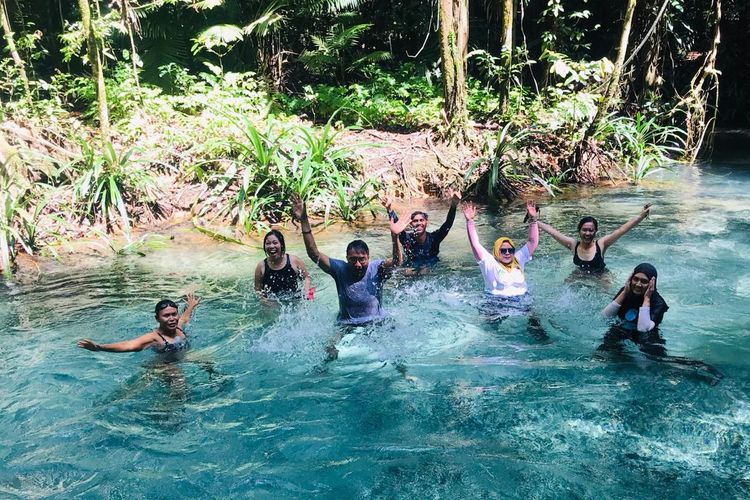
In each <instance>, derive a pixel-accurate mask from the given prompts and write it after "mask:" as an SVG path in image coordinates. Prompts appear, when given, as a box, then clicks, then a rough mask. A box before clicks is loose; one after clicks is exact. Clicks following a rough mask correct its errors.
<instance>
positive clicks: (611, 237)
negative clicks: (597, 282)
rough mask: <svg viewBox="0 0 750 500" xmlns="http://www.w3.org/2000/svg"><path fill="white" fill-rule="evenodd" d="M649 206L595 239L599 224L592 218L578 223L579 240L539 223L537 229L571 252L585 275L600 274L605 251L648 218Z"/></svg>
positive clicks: (586, 218)
mask: <svg viewBox="0 0 750 500" xmlns="http://www.w3.org/2000/svg"><path fill="white" fill-rule="evenodd" d="M650 210H651V204H650V203H647V204H646V205H644V206H643V210H641V213H640V214H638V215H636V216H635V217H633V218H632V219H630V220H629V221H627V222H626V223H625V224H623V225H622V226H620V227H618V228H617V229H615V230H614V231H612V232H611V233H609V234H607V235H604V236H602V237H601V238H599V239H597V238H596V232H597V231H598V230H599V223H598V222H597V221H596V219H595V218H593V217H584V218H583V219H581V220H580V221H579V222H578V236H579V238H580V241H579V240H576V239H575V238H572V237H570V236H566V235H564V234H562V233H561V232H560V231H558V230H557V229H555V228H554V227H552V226H550V225H549V224H546V223H544V222H542V221H539V229H541V230H542V231H544V232H545V233H547V234H549V235H550V236H552V237H553V238H554V239H555V240H557V242H558V243H560V244H561V245H562V246H564V247H565V248H567V249H569V250H570V251H571V252H573V264H575V265H576V266H578V268H579V269H581V270H582V271H585V272H587V273H601V272H603V271H604V270H605V269H606V267H607V265H606V264H605V263H604V252H606V251H607V249H608V248H609V247H611V246H612V245H613V244H614V243H615V242H616V241H617V240H618V239H620V237H621V236H622V235H624V234H625V233H627V232H628V231H630V230H631V229H633V228H634V227H635V226H636V225H638V223H639V222H641V221H642V220H643V219H645V218H646V217H648V214H649V212H650Z"/></svg>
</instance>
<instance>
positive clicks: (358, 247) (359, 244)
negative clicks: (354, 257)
mask: <svg viewBox="0 0 750 500" xmlns="http://www.w3.org/2000/svg"><path fill="white" fill-rule="evenodd" d="M351 251H354V252H364V253H366V254H367V255H370V247H368V246H367V243H365V242H364V241H362V240H354V241H352V242H351V243H349V244H348V245H347V246H346V253H349V252H351Z"/></svg>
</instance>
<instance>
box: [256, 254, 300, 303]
mask: <svg viewBox="0 0 750 500" xmlns="http://www.w3.org/2000/svg"><path fill="white" fill-rule="evenodd" d="M263 264H264V265H265V270H264V271H263V281H262V283H263V290H265V291H267V292H271V293H274V294H279V293H290V292H291V293H294V292H297V291H298V290H299V275H298V274H297V271H295V270H294V268H293V267H292V261H291V259H290V258H289V254H287V256H286V265H285V266H284V267H282V268H281V269H279V270H278V271H275V270H273V269H271V266H269V265H268V259H263Z"/></svg>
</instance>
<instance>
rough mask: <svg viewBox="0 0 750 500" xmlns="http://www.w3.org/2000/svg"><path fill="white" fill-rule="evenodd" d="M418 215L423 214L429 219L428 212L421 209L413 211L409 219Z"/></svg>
mask: <svg viewBox="0 0 750 500" xmlns="http://www.w3.org/2000/svg"><path fill="white" fill-rule="evenodd" d="M417 215H421V216H422V217H424V218H425V220H427V219H429V217H427V212H422V211H421V210H417V211H416V212H412V213H411V217H409V220H411V219H413V218H414V217H416V216H417Z"/></svg>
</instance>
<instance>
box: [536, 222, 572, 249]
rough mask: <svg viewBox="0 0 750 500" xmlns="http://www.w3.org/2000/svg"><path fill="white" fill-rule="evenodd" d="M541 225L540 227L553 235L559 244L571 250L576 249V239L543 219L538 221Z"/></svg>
mask: <svg viewBox="0 0 750 500" xmlns="http://www.w3.org/2000/svg"><path fill="white" fill-rule="evenodd" d="M537 224H538V225H539V228H540V229H541V230H542V231H544V232H545V233H547V234H549V235H550V236H552V237H553V238H554V239H555V240H557V242H558V243H559V244H561V245H562V246H564V247H565V248H567V249H568V250H570V251H571V252H572V251H573V250H575V247H576V240H575V239H573V238H571V237H570V236H566V235H564V234H562V233H561V232H560V231H558V230H557V229H555V228H554V227H552V226H550V225H549V224H545V223H544V222H542V221H539V222H537Z"/></svg>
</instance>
